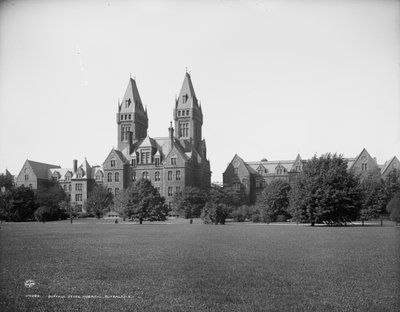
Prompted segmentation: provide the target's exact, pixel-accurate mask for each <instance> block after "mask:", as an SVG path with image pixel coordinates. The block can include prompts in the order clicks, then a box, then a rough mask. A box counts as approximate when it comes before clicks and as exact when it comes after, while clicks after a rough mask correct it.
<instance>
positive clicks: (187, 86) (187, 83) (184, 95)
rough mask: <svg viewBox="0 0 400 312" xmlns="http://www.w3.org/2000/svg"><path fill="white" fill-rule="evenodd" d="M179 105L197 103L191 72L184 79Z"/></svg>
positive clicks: (186, 105)
mask: <svg viewBox="0 0 400 312" xmlns="http://www.w3.org/2000/svg"><path fill="white" fill-rule="evenodd" d="M176 103H177V106H185V107H190V106H192V105H193V104H195V105H198V104H197V98H196V93H195V92H194V88H193V83H192V79H191V78H190V75H189V73H186V74H185V79H184V80H183V84H182V88H181V91H180V92H179V97H178V99H177V102H176Z"/></svg>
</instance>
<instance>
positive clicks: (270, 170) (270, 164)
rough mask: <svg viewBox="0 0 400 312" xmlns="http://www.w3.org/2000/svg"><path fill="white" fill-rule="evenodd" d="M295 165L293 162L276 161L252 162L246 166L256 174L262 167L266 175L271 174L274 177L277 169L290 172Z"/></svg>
mask: <svg viewBox="0 0 400 312" xmlns="http://www.w3.org/2000/svg"><path fill="white" fill-rule="evenodd" d="M294 163H295V160H276V161H263V160H261V161H252V162H247V165H248V166H249V167H250V168H252V170H253V171H254V172H255V173H257V168H258V167H259V166H260V165H262V166H263V167H264V168H265V169H267V175H268V174H272V175H275V173H276V168H277V167H279V166H280V167H283V168H284V169H285V170H286V171H287V172H289V171H290V170H291V168H292V167H293V165H294Z"/></svg>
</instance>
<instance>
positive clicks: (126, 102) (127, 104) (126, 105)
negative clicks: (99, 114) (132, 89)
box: [125, 99, 131, 107]
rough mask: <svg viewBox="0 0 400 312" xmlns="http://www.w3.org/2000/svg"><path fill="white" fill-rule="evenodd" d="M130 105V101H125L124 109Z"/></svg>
mask: <svg viewBox="0 0 400 312" xmlns="http://www.w3.org/2000/svg"><path fill="white" fill-rule="evenodd" d="M129 105H131V99H127V100H125V107H129Z"/></svg>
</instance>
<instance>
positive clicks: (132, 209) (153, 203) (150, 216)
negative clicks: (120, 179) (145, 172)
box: [115, 179, 168, 224]
mask: <svg viewBox="0 0 400 312" xmlns="http://www.w3.org/2000/svg"><path fill="white" fill-rule="evenodd" d="M115 206H116V209H117V210H119V211H121V210H123V211H124V214H125V215H126V216H127V217H128V218H131V219H133V218H135V219H139V222H140V224H142V222H143V220H145V219H147V220H151V221H152V220H160V221H163V220H165V219H166V217H167V215H168V207H167V206H166V205H165V199H164V197H162V196H160V193H159V192H158V191H157V189H156V188H154V187H153V186H152V184H151V182H150V180H147V179H141V180H138V181H137V182H136V183H135V184H134V185H132V186H130V187H129V188H127V189H125V190H124V191H123V192H121V193H120V194H119V195H118V196H117V198H116V201H115Z"/></svg>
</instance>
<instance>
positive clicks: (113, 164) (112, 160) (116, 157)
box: [103, 149, 126, 169]
mask: <svg viewBox="0 0 400 312" xmlns="http://www.w3.org/2000/svg"><path fill="white" fill-rule="evenodd" d="M124 158H125V157H123V155H122V153H121V152H118V151H117V150H115V149H112V150H111V152H110V154H108V156H107V158H106V160H105V161H104V163H103V168H104V169H113V168H122V167H123V166H124V164H125V163H126V161H125V159H124Z"/></svg>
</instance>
